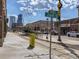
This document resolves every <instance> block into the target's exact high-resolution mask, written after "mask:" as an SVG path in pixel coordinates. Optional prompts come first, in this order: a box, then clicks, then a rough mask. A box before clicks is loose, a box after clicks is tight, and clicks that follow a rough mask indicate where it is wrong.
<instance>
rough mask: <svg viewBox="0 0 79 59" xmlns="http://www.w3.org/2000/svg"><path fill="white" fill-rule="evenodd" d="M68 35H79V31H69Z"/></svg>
mask: <svg viewBox="0 0 79 59" xmlns="http://www.w3.org/2000/svg"><path fill="white" fill-rule="evenodd" d="M67 36H69V37H70V36H72V37H79V33H78V32H75V31H71V32H67Z"/></svg>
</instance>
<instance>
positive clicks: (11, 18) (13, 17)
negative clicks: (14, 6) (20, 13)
mask: <svg viewBox="0 0 79 59" xmlns="http://www.w3.org/2000/svg"><path fill="white" fill-rule="evenodd" d="M15 20H16V17H15V16H10V19H9V28H10V29H11V30H12V28H13V27H14V24H15Z"/></svg>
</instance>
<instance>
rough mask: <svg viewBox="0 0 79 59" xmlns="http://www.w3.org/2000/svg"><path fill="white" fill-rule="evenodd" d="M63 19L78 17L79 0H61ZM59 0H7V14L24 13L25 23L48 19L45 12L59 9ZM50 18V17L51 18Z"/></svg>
mask: <svg viewBox="0 0 79 59" xmlns="http://www.w3.org/2000/svg"><path fill="white" fill-rule="evenodd" d="M61 2H62V5H63V6H62V8H61V20H66V19H71V18H76V17H78V11H77V8H76V6H77V5H78V0H61ZM57 4H58V0H7V15H8V16H16V17H17V15H18V14H22V15H23V23H24V24H26V23H31V22H35V21H38V20H46V18H47V17H45V12H47V11H48V10H49V9H53V10H58V9H57ZM49 19H50V18H49Z"/></svg>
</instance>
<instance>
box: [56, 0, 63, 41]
mask: <svg viewBox="0 0 79 59" xmlns="http://www.w3.org/2000/svg"><path fill="white" fill-rule="evenodd" d="M57 7H58V20H59V21H58V32H59V33H58V41H61V34H60V33H61V7H62V3H61V0H58V6H57Z"/></svg>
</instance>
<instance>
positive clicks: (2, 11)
mask: <svg viewBox="0 0 79 59" xmlns="http://www.w3.org/2000/svg"><path fill="white" fill-rule="evenodd" d="M6 28H7V26H6V0H0V46H2V42H3V40H2V38H4V37H5V36H6V30H7V29H6Z"/></svg>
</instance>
